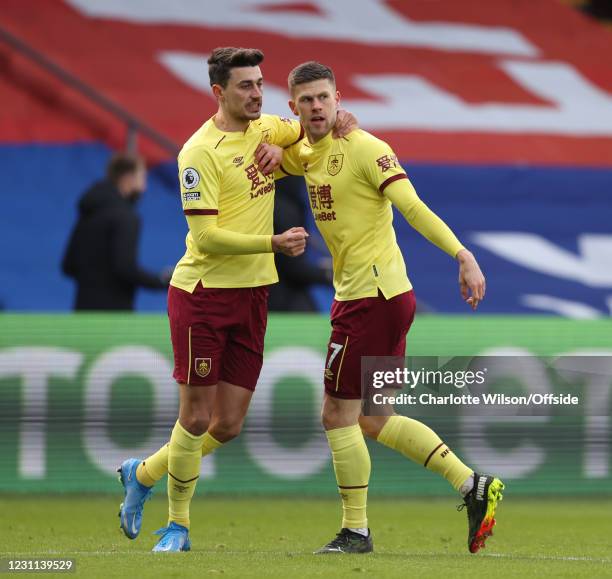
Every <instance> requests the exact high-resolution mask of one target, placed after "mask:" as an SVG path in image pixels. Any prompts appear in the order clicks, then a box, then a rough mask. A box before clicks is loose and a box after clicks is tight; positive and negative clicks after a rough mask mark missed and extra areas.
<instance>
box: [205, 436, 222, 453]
mask: <svg viewBox="0 0 612 579" xmlns="http://www.w3.org/2000/svg"><path fill="white" fill-rule="evenodd" d="M220 446H223V443H222V442H219V441H218V440H217V439H216V438H215V437H214V436H212V435H211V434H209V433H208V432H207V433H206V434H204V438H203V439H202V456H203V457H204V456H206V455H207V454H210V453H211V452H214V451H215V450H217V448H219V447H220Z"/></svg>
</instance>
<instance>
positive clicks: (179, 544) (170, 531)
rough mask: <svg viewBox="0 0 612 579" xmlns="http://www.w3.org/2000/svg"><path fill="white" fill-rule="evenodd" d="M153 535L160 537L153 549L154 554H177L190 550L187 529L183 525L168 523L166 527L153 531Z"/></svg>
mask: <svg viewBox="0 0 612 579" xmlns="http://www.w3.org/2000/svg"><path fill="white" fill-rule="evenodd" d="M155 534H156V535H161V539H160V540H159V541H158V542H157V545H155V547H153V552H154V553H179V552H180V551H189V550H190V549H191V541H190V540H189V529H188V528H187V527H183V525H179V524H177V523H170V524H169V525H168V526H167V527H163V528H161V529H158V530H157V531H155Z"/></svg>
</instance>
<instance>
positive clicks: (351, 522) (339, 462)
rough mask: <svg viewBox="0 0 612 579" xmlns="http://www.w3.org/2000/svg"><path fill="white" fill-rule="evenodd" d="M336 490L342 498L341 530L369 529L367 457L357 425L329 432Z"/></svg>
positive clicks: (368, 470) (368, 469)
mask: <svg viewBox="0 0 612 579" xmlns="http://www.w3.org/2000/svg"><path fill="white" fill-rule="evenodd" d="M325 434H327V440H328V442H329V447H330V448H331V451H332V458H333V461H334V471H335V472H336V481H337V482H338V491H339V492H340V495H341V496H342V512H343V517H342V527H343V528H347V529H360V528H361V529H364V528H367V526H368V518H367V515H366V504H367V501H368V482H369V480H370V454H369V453H368V447H367V446H366V443H365V440H364V439H363V434H362V432H361V429H360V428H359V425H357V424H355V425H354V426H346V427H344V428H334V429H333V430H328V431H327V432H326V433H325Z"/></svg>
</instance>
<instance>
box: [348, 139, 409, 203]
mask: <svg viewBox="0 0 612 579" xmlns="http://www.w3.org/2000/svg"><path fill="white" fill-rule="evenodd" d="M358 159H359V161H358V165H359V169H360V173H361V174H362V176H363V178H364V179H365V180H366V181H367V182H368V183H369V184H370V185H372V186H373V187H375V188H376V189H378V191H379V192H380V193H382V192H383V191H384V190H385V187H387V186H388V185H390V184H391V183H393V182H394V181H397V180H398V179H407V178H408V176H407V175H406V171H404V168H403V167H402V166H401V165H400V162H399V161H398V160H397V156H396V155H395V153H394V152H393V149H392V148H391V147H390V146H389V145H387V143H385V142H384V141H381V140H380V139H368V140H367V141H365V142H364V143H363V145H362V146H361V147H360V154H359V157H358Z"/></svg>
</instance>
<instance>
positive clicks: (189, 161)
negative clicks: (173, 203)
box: [178, 147, 221, 215]
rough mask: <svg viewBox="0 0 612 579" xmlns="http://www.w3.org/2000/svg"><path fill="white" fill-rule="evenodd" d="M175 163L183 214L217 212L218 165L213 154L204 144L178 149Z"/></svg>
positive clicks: (219, 185)
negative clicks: (183, 149)
mask: <svg viewBox="0 0 612 579" xmlns="http://www.w3.org/2000/svg"><path fill="white" fill-rule="evenodd" d="M178 165H179V183H180V186H181V201H182V205H183V211H184V213H185V215H216V214H217V213H218V212H219V191H220V189H221V168H220V166H219V163H218V161H217V159H216V158H215V156H214V154H213V153H212V152H211V151H209V150H208V149H207V148H206V147H194V148H191V149H188V150H187V151H184V152H183V151H182V152H181V154H180V155H179V159H178Z"/></svg>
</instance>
